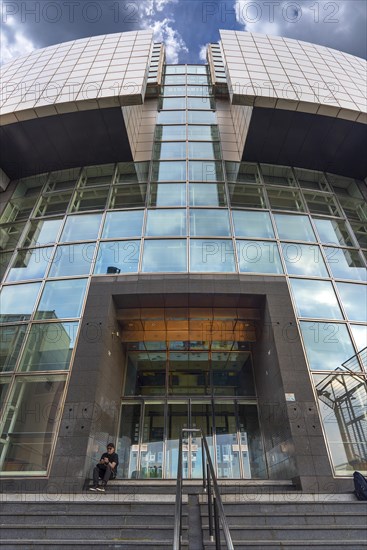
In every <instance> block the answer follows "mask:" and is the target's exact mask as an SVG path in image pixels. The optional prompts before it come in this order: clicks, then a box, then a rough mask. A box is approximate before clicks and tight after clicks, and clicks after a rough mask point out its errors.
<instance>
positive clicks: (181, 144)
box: [153, 141, 186, 179]
mask: <svg viewBox="0 0 367 550" xmlns="http://www.w3.org/2000/svg"><path fill="white" fill-rule="evenodd" d="M153 154H154V158H155V159H158V160H159V159H162V160H163V159H184V158H186V142H185V141H177V142H174V141H172V142H167V143H166V142H159V143H156V144H155V145H154V153H153ZM172 179H174V178H172Z"/></svg>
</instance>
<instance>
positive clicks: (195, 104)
mask: <svg viewBox="0 0 367 550" xmlns="http://www.w3.org/2000/svg"><path fill="white" fill-rule="evenodd" d="M187 108H188V109H208V110H209V109H213V108H214V102H213V100H212V99H211V98H209V97H205V96H204V97H188V98H187Z"/></svg>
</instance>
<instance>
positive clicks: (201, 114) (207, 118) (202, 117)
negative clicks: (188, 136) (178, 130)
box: [187, 111, 217, 124]
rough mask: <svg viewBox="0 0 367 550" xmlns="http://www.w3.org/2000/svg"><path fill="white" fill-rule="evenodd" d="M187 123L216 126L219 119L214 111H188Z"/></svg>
mask: <svg viewBox="0 0 367 550" xmlns="http://www.w3.org/2000/svg"><path fill="white" fill-rule="evenodd" d="M187 121H188V123H189V124H216V122H217V119H216V115H215V112H214V111H207V112H205V111H188V113H187Z"/></svg>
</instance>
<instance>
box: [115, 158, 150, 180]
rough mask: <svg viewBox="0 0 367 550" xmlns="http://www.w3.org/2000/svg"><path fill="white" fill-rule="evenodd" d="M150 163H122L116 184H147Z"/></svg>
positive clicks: (118, 166)
mask: <svg viewBox="0 0 367 550" xmlns="http://www.w3.org/2000/svg"><path fill="white" fill-rule="evenodd" d="M149 165H150V163H149V162H135V163H134V162H120V163H119V164H118V165H117V175H116V180H115V183H116V184H119V183H147V181H148V174H149V168H150V166H149Z"/></svg>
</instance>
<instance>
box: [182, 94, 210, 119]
mask: <svg viewBox="0 0 367 550" xmlns="http://www.w3.org/2000/svg"><path fill="white" fill-rule="evenodd" d="M187 108H188V109H201V110H204V109H205V110H206V109H208V110H209V109H214V101H213V99H212V98H210V97H188V98H187ZM193 122H198V121H193Z"/></svg>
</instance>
